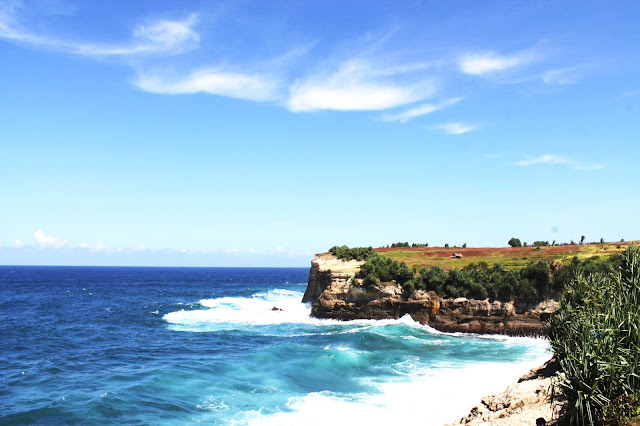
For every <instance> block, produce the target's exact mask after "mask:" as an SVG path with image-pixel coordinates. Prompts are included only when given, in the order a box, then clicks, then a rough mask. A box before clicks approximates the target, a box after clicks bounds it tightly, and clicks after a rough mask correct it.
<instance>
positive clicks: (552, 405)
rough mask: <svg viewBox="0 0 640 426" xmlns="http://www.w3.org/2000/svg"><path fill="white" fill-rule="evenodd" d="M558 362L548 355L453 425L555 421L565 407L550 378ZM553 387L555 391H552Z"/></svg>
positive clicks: (511, 425)
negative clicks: (548, 357) (539, 363)
mask: <svg viewBox="0 0 640 426" xmlns="http://www.w3.org/2000/svg"><path fill="white" fill-rule="evenodd" d="M557 370H558V363H557V361H556V360H555V359H551V360H550V361H549V362H547V363H546V364H545V365H543V366H542V367H538V368H534V369H533V370H531V371H530V372H529V373H528V374H526V375H525V376H523V377H521V378H520V380H518V383H516V384H514V385H511V386H509V387H508V388H507V389H506V390H505V391H504V392H502V393H499V394H496V395H489V396H485V397H484V398H482V400H481V401H480V403H479V404H478V405H476V406H475V407H473V408H472V409H471V412H470V413H469V414H468V415H467V416H466V417H463V418H461V419H459V420H458V421H456V422H454V423H453V424H452V425H447V426H453V425H478V426H479V425H496V426H520V425H557V424H562V423H563V422H562V421H561V420H560V418H561V417H562V413H563V410H564V409H565V407H566V404H567V402H566V400H565V399H564V398H563V397H562V395H561V394H560V393H559V391H558V387H557V386H556V387H555V388H554V386H553V380H554V377H555V375H556V371H557ZM554 391H555V393H554Z"/></svg>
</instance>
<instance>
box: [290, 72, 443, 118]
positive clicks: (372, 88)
mask: <svg viewBox="0 0 640 426" xmlns="http://www.w3.org/2000/svg"><path fill="white" fill-rule="evenodd" d="M413 70H414V68H413V67H406V68H403V67H399V68H388V69H383V68H381V67H375V66H373V65H371V64H369V63H368V62H365V61H362V60H349V61H346V62H344V63H342V64H341V65H340V66H339V67H338V69H337V70H336V71H335V72H332V73H328V74H323V75H321V74H318V75H312V76H310V77H307V78H306V79H303V80H301V81H298V82H296V83H294V84H293V85H291V87H290V91H289V98H288V100H287V102H286V106H287V108H288V109H289V110H290V111H292V112H308V111H317V110H333V111H379V110H385V109H389V108H395V107H398V106H402V105H407V104H410V103H413V102H417V101H420V100H423V99H426V98H428V97H430V96H432V95H433V93H434V92H435V91H436V87H435V85H434V84H433V83H431V82H430V81H428V80H426V79H423V80H418V81H404V80H405V79H403V78H401V77H402V75H403V74H406V73H408V72H411V71H413Z"/></svg>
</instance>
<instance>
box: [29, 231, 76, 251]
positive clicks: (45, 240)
mask: <svg viewBox="0 0 640 426" xmlns="http://www.w3.org/2000/svg"><path fill="white" fill-rule="evenodd" d="M33 237H34V238H35V240H36V244H37V245H38V246H40V248H46V247H53V248H60V247H63V246H65V245H67V243H68V241H67V240H65V239H64V238H59V237H54V236H52V235H46V234H45V233H44V231H43V230H42V229H38V230H37V231H35V232H34V233H33Z"/></svg>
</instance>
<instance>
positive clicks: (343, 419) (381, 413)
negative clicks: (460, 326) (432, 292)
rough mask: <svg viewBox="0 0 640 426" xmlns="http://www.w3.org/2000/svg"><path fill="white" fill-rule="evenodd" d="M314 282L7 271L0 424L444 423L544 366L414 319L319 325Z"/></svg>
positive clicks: (134, 271)
mask: <svg viewBox="0 0 640 426" xmlns="http://www.w3.org/2000/svg"><path fill="white" fill-rule="evenodd" d="M307 275H308V269H306V268H79V267H78V268H70V267H64V268H62V267H0V296H1V297H0V307H1V310H0V338H1V341H2V342H3V343H2V345H3V351H2V353H1V354H0V372H1V373H0V374H2V381H1V383H0V413H1V414H0V423H8V424H15V423H36V424H51V423H66V424H73V423H122V424H187V423H205V424H258V425H260V424H270V425H271V424H272V425H283V424H291V425H301V424H305V425H306V424H326V423H327V422H333V423H334V424H347V423H352V422H357V423H363V422H367V423H368V424H373V425H375V424H388V423H389V422H390V421H393V422H399V421H412V422H413V421H416V420H417V419H419V420H420V423H421V424H434V425H437V424H442V423H444V422H448V421H451V420H453V419H455V418H457V417H460V416H462V415H464V414H465V413H466V412H468V410H469V409H470V408H471V407H472V406H473V405H474V404H475V403H476V402H477V401H478V400H479V398H480V396H481V395H484V394H486V393H491V392H498V391H501V390H503V389H504V388H505V387H506V386H507V385H508V384H510V383H512V382H514V381H515V380H517V378H518V377H519V376H520V375H522V374H523V373H525V372H526V371H527V370H528V369H529V368H531V367H533V366H536V365H539V364H541V363H542V362H544V361H545V360H546V359H547V358H549V353H548V351H547V345H546V343H545V342H544V341H541V340H535V339H525V338H507V337H488V336H463V335H451V334H443V333H439V332H437V331H434V330H432V329H430V328H429V327H425V326H422V325H420V324H417V323H415V322H413V321H412V320H411V319H410V318H402V319H399V320H393V321H387V320H385V321H364V320H363V321H352V322H338V321H329V320H318V319H313V318H310V317H309V307H308V306H305V305H304V304H302V303H300V300H301V299H302V294H303V292H304V289H305V286H306V279H307ZM273 307H278V308H280V309H283V310H282V311H274V310H272V308H273Z"/></svg>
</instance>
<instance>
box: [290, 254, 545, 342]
mask: <svg viewBox="0 0 640 426" xmlns="http://www.w3.org/2000/svg"><path fill="white" fill-rule="evenodd" d="M363 263H364V262H362V261H356V260H351V261H344V260H341V259H338V258H336V257H335V256H333V255H331V254H330V253H323V254H319V255H317V256H316V257H315V258H314V259H313V260H312V261H311V271H310V273H309V284H308V286H307V290H306V292H305V294H304V297H303V299H302V301H303V302H305V303H307V302H310V303H312V309H311V315H312V316H314V317H317V318H334V319H340V320H352V319H389V318H400V317H402V316H403V315H405V314H409V315H411V317H412V318H413V319H414V320H415V321H418V322H420V323H422V324H428V325H430V326H432V327H434V328H436V329H438V330H440V331H448V332H458V331H460V332H468V333H483V334H509V335H537V334H540V333H541V331H542V321H543V320H545V319H546V318H548V316H549V315H550V314H551V312H553V311H555V310H556V309H557V305H558V302H555V301H553V300H548V301H544V302H540V301H518V302H499V301H494V302H489V301H488V300H468V299H465V298H458V299H441V298H439V297H438V296H437V295H436V294H435V293H433V292H425V291H422V290H416V291H414V292H413V293H412V294H410V295H409V294H404V293H403V290H402V287H401V286H400V285H398V284H395V283H383V284H379V285H377V286H376V287H375V288H366V287H364V286H363V285H362V283H361V280H358V279H356V278H355V274H356V273H357V272H358V270H359V269H360V266H361V265H362V264H363Z"/></svg>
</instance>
